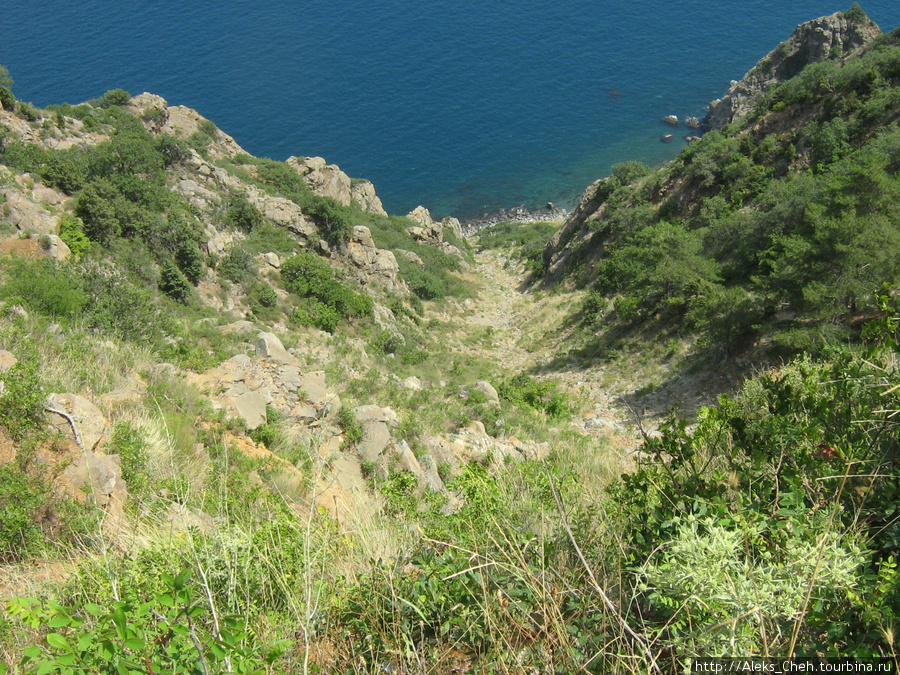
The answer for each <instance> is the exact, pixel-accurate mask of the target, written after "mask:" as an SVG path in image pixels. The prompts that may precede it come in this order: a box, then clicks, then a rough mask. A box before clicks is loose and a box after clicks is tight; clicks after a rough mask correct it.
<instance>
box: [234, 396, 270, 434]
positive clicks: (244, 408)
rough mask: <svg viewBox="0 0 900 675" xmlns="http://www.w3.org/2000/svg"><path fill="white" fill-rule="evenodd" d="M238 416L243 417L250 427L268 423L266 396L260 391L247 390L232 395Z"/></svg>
mask: <svg viewBox="0 0 900 675" xmlns="http://www.w3.org/2000/svg"><path fill="white" fill-rule="evenodd" d="M232 400H233V401H234V409H235V411H236V412H237V415H238V417H243V418H244V421H246V422H247V428H248V429H255V428H256V427H258V426H260V425H261V424H265V423H266V402H267V401H266V396H265V394H263V393H262V392H259V391H245V392H243V393H241V394H237V395H236V396H233V397H232Z"/></svg>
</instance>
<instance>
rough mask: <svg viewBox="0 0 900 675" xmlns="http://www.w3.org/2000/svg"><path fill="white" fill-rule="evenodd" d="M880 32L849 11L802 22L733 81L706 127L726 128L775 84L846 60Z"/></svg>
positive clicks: (712, 107)
mask: <svg viewBox="0 0 900 675" xmlns="http://www.w3.org/2000/svg"><path fill="white" fill-rule="evenodd" d="M879 35H881V29H880V28H879V27H878V26H877V25H876V24H875V23H874V22H872V21H870V20H869V19H868V18H866V17H864V16H858V17H857V16H855V15H852V14H850V13H849V12H848V13H843V12H838V13H836V14H832V15H831V16H825V17H822V18H820V19H815V20H813V21H807V22H806V23H802V24H800V25H799V26H797V28H796V29H795V30H794V32H793V34H792V35H791V37H790V38H789V39H788V40H787V41H785V42H782V43H781V44H780V45H778V47H776V48H775V49H774V50H772V51H771V52H769V54H768V55H767V56H766V57H765V58H763V59H762V60H761V61H759V63H757V64H756V66H755V67H754V68H753V69H751V70H750V72H748V73H747V74H746V75H744V77H743V78H742V79H741V80H740V81H732V83H731V86H730V87H729V88H728V92H727V93H726V94H725V96H723V97H722V98H721V99H717V100H715V101H713V102H712V103H710V104H709V112H708V113H707V115H706V118H705V119H704V120H703V128H704V129H707V130H710V129H722V128H724V127H725V126H726V125H728V124H730V123H732V122H734V121H735V120H737V119H740V118H741V117H743V116H745V115H746V114H748V113H749V112H751V111H752V110H753V107H754V105H755V104H756V101H757V100H758V99H759V97H760V96H761V95H762V94H764V93H765V92H766V91H768V90H769V89H770V88H772V87H773V86H774V85H776V84H778V83H779V82H781V81H783V80H786V79H788V78H791V77H793V76H794V75H796V74H797V73H799V72H800V71H801V70H803V68H805V67H806V66H808V65H809V64H811V63H817V62H819V61H824V60H826V59H836V60H840V59H844V58H846V57H848V56H849V55H851V54H852V53H853V52H855V51H857V50H858V49H860V48H861V47H863V46H865V45H867V44H869V43H871V42H872V40H874V39H875V38H876V37H878V36H879Z"/></svg>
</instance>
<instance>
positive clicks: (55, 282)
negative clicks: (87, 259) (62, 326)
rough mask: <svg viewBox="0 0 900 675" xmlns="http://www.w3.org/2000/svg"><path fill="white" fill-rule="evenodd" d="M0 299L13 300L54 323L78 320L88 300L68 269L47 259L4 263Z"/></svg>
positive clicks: (17, 259)
mask: <svg viewBox="0 0 900 675" xmlns="http://www.w3.org/2000/svg"><path fill="white" fill-rule="evenodd" d="M0 297H3V298H6V299H7V300H9V299H13V298H14V299H16V301H17V302H20V303H22V304H24V305H25V306H26V307H27V308H28V309H31V310H33V311H36V312H39V313H41V314H45V315H47V316H50V317H53V318H55V319H70V318H73V317H75V316H78V315H79V314H80V313H81V312H82V311H83V309H84V308H85V306H86V305H87V304H88V300H89V296H88V295H87V294H86V293H85V292H84V291H83V290H82V289H81V288H79V285H78V281H77V279H76V277H75V275H74V274H73V273H72V270H71V268H69V267H68V266H66V265H62V264H60V263H57V262H56V261H55V260H52V259H50V258H43V259H41V260H36V261H29V260H26V259H24V258H12V259H11V260H9V261H8V262H5V263H4V270H3V284H2V286H0Z"/></svg>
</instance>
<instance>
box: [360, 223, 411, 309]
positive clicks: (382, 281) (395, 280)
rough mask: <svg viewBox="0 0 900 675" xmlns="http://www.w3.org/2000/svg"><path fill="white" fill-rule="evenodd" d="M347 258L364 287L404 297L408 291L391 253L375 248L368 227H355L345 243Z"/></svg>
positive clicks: (395, 259)
mask: <svg viewBox="0 0 900 675" xmlns="http://www.w3.org/2000/svg"><path fill="white" fill-rule="evenodd" d="M347 257H348V260H349V261H350V263H352V265H353V266H354V268H355V272H356V277H357V278H358V279H359V281H360V283H362V284H363V285H364V286H369V285H372V284H375V285H376V286H380V287H382V288H384V290H386V291H388V292H389V293H399V294H401V295H406V294H407V293H408V292H409V291H408V289H407V288H406V285H405V284H404V283H403V281H402V280H401V279H400V276H399V275H400V266H399V265H398V264H397V258H395V257H394V254H393V253H392V252H391V251H386V250H384V249H380V248H376V247H375V241H374V240H373V239H372V233H371V232H370V231H369V228H368V227H364V226H362V225H357V226H356V227H354V228H353V234H352V235H351V236H350V241H349V242H347Z"/></svg>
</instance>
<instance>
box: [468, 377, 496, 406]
mask: <svg viewBox="0 0 900 675" xmlns="http://www.w3.org/2000/svg"><path fill="white" fill-rule="evenodd" d="M473 388H474V389H476V390H478V391H480V392H481V393H483V394H484V395H485V396H487V398H488V402H489V403H493V404H495V405H500V395H499V394H498V393H497V390H496V389H494V387H493V385H492V384H491V383H490V382H487V381H485V380H480V381H478V382H476V383H475V386H474V387H473Z"/></svg>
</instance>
